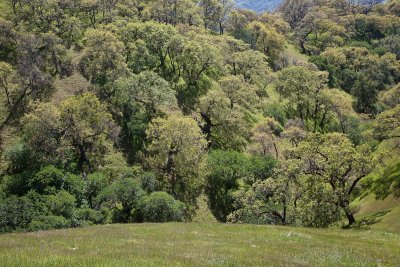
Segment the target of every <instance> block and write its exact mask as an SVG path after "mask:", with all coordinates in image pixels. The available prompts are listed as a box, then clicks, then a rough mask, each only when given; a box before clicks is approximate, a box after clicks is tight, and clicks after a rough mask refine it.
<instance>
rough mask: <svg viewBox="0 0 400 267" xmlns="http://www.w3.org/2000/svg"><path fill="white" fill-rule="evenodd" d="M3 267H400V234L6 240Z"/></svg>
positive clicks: (104, 229) (89, 232)
mask: <svg viewBox="0 0 400 267" xmlns="http://www.w3.org/2000/svg"><path fill="white" fill-rule="evenodd" d="M0 265H1V266H399V265H400V235H399V234H396V233H385V232H379V231H370V230H333V229H306V228H291V227H276V226H257V225H230V224H219V223H168V224H125V225H121V224H119V225H118V224H115V225H105V226H94V227H86V228H76V229H66V230H56V231H41V232H34V233H14V234H2V235H0Z"/></svg>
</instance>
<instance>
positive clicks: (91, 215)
mask: <svg viewBox="0 0 400 267" xmlns="http://www.w3.org/2000/svg"><path fill="white" fill-rule="evenodd" d="M106 217H107V214H103V213H102V212H101V211H98V210H92V209H90V208H82V209H76V210H75V211H74V218H73V224H74V226H87V225H93V224H102V223H105V221H106Z"/></svg>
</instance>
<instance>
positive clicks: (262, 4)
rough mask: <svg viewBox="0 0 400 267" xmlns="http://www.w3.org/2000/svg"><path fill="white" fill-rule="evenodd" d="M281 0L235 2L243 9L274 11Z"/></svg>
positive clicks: (240, 0) (241, 0)
mask: <svg viewBox="0 0 400 267" xmlns="http://www.w3.org/2000/svg"><path fill="white" fill-rule="evenodd" d="M282 1H283V0H236V4H237V5H238V6H239V7H241V8H245V9H250V10H253V11H255V12H258V13H259V12H263V11H274V10H276V9H277V7H278V6H279V5H280V4H281V3H282Z"/></svg>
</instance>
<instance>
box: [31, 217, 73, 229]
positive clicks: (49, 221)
mask: <svg viewBox="0 0 400 267" xmlns="http://www.w3.org/2000/svg"><path fill="white" fill-rule="evenodd" d="M69 226H71V222H70V221H69V220H67V219H66V218H64V217H62V216H54V215H47V216H39V217H37V218H36V219H35V220H33V221H32V222H31V223H30V224H29V227H28V229H29V231H37V230H52V229H61V228H66V227H69Z"/></svg>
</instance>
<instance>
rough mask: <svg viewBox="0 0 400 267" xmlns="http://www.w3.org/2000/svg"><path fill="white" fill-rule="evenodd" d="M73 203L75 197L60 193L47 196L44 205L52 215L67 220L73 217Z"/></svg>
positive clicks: (64, 192)
mask: <svg viewBox="0 0 400 267" xmlns="http://www.w3.org/2000/svg"><path fill="white" fill-rule="evenodd" d="M75 202H76V199H75V197H74V196H73V195H71V194H70V193H68V192H67V191H60V192H58V193H57V194H56V195H49V196H47V199H46V204H47V206H48V209H49V211H50V212H51V213H52V214H54V215H58V216H63V217H65V218H68V219H70V218H72V216H73V213H74V209H75Z"/></svg>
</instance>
